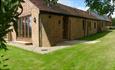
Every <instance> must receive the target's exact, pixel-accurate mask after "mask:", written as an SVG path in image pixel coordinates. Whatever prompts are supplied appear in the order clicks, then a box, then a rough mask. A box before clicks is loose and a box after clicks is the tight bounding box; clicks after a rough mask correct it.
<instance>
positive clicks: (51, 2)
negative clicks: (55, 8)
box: [44, 0, 58, 5]
mask: <svg viewBox="0 0 115 70" xmlns="http://www.w3.org/2000/svg"><path fill="white" fill-rule="evenodd" d="M44 1H45V2H46V3H47V4H48V5H55V4H57V1H58V0H44Z"/></svg>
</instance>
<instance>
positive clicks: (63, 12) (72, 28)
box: [8, 0, 111, 47]
mask: <svg viewBox="0 0 115 70" xmlns="http://www.w3.org/2000/svg"><path fill="white" fill-rule="evenodd" d="M108 24H111V20H110V19H109V18H108V17H106V16H99V15H97V14H96V13H92V12H87V11H83V10H79V9H76V8H72V7H69V6H65V5H62V4H56V5H55V6H51V5H48V4H46V3H45V2H44V0H25V3H23V13H22V14H21V15H20V18H19V20H18V28H17V32H16V31H15V30H14V29H13V31H12V32H10V33H9V35H8V36H9V37H8V38H9V40H10V41H14V42H25V44H26V43H27V44H28V43H31V44H33V45H34V46H39V47H50V46H53V45H56V44H57V43H59V42H63V41H65V40H77V39H79V38H81V37H85V36H89V35H92V34H95V33H97V32H101V31H104V30H106V29H107V28H106V27H107V26H108Z"/></svg>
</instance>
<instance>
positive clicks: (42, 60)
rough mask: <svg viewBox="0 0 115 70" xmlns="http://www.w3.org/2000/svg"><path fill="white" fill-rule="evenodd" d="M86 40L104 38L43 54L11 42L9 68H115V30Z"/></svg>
mask: <svg viewBox="0 0 115 70" xmlns="http://www.w3.org/2000/svg"><path fill="white" fill-rule="evenodd" d="M85 39H86V38H85ZM87 40H100V41H101V42H98V43H96V44H76V45H74V46H73V47H71V48H66V49H62V50H58V51H55V52H53V53H48V54H44V55H42V54H37V53H33V52H29V51H25V50H22V49H19V48H15V47H12V46H8V48H9V50H8V51H7V52H6V53H5V54H6V57H7V58H9V60H8V61H7V62H6V64H8V68H9V69H10V70H115V30H111V31H109V32H103V33H99V34H96V35H93V36H90V37H88V38H87ZM1 52H2V51H1Z"/></svg>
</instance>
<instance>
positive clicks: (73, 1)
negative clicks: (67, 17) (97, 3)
mask: <svg viewBox="0 0 115 70" xmlns="http://www.w3.org/2000/svg"><path fill="white" fill-rule="evenodd" d="M58 2H59V3H61V4H64V5H68V6H71V7H75V8H78V9H82V10H85V11H86V10H87V9H88V7H86V5H85V0H59V1H58ZM112 17H115V12H114V14H113V15H112Z"/></svg>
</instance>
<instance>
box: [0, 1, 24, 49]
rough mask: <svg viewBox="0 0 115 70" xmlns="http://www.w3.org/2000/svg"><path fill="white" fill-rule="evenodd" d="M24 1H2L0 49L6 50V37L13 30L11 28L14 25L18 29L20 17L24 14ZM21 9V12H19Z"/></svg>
mask: <svg viewBox="0 0 115 70" xmlns="http://www.w3.org/2000/svg"><path fill="white" fill-rule="evenodd" d="M22 2H24V1H23V0H0V49H1V48H4V49H7V48H6V45H5V43H6V41H5V40H4V36H5V35H6V34H7V33H8V32H10V31H11V30H12V29H10V27H11V26H12V25H14V26H15V27H16V23H17V19H18V16H19V15H20V14H21V13H22V10H23V8H22V5H21V3H22ZM19 9H20V11H18V10H19Z"/></svg>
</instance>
